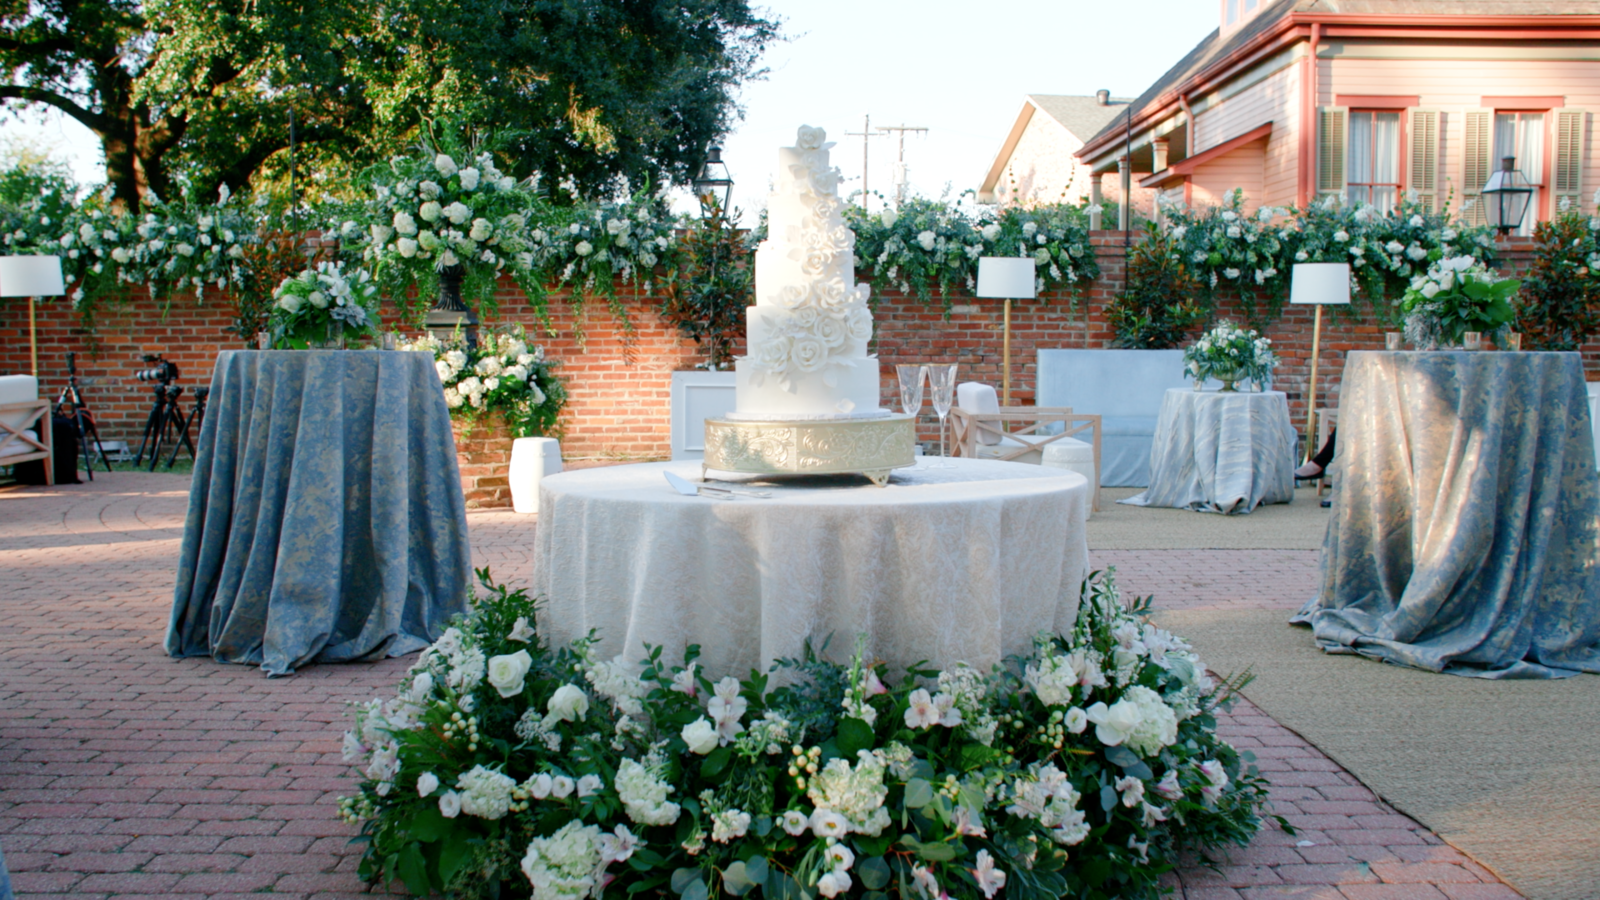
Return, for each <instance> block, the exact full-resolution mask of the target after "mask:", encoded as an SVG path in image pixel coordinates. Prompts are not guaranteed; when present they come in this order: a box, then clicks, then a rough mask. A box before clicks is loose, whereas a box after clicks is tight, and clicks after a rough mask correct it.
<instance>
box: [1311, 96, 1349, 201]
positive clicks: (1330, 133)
mask: <svg viewBox="0 0 1600 900" xmlns="http://www.w3.org/2000/svg"><path fill="white" fill-rule="evenodd" d="M1349 122H1350V110H1349V109H1347V108H1345V107H1343V106H1324V107H1322V108H1321V109H1319V110H1317V196H1318V197H1325V196H1328V195H1330V194H1331V195H1335V196H1337V197H1338V198H1339V199H1340V200H1341V201H1343V200H1344V186H1345V168H1344V166H1345V141H1346V140H1347V137H1346V136H1347V135H1348V134H1349V131H1350V129H1349Z"/></svg>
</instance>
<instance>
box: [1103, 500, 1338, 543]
mask: <svg viewBox="0 0 1600 900" xmlns="http://www.w3.org/2000/svg"><path fill="white" fill-rule="evenodd" d="M1142 490H1144V488H1102V489H1101V491H1100V509H1098V510H1097V511H1095V513H1094V514H1093V515H1092V516H1090V517H1089V549H1090V550H1320V549H1322V536H1323V535H1324V534H1326V533H1327V531H1328V512H1329V511H1328V510H1326V509H1323V508H1322V507H1321V506H1319V505H1318V498H1317V491H1316V488H1313V487H1302V488H1299V489H1297V490H1296V491H1295V492H1294V502H1293V503H1273V504H1269V505H1266V506H1258V507H1256V509H1255V511H1254V512H1251V513H1250V514H1249V515H1240V516H1224V515H1220V514H1218V513H1205V512H1195V511H1194V510H1190V509H1164V508H1162V507H1155V506H1128V505H1126V504H1122V503H1118V502H1117V501H1118V500H1121V499H1123V498H1125V497H1132V496H1133V495H1134V494H1137V493H1139V492H1140V491H1142Z"/></svg>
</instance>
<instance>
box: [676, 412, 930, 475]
mask: <svg viewBox="0 0 1600 900" xmlns="http://www.w3.org/2000/svg"><path fill="white" fill-rule="evenodd" d="M915 445H916V422H915V419H914V418H913V417H912V416H908V415H904V414H891V415H887V416H881V417H878V418H873V419H827V420H810V421H753V420H745V419H739V420H731V419H707V420H706V445H705V446H706V452H705V460H704V462H703V463H702V465H701V467H700V477H701V478H704V477H705V473H706V472H707V471H708V470H711V469H715V470H717V471H720V472H745V473H749V474H754V475H833V474H850V473H859V474H862V475H865V476H867V477H868V478H870V479H871V480H872V483H873V484H875V485H877V486H878V487H883V486H884V485H886V484H888V483H889V473H890V472H891V471H892V470H894V469H903V468H905V467H907V466H912V465H916V461H917V457H916V447H915Z"/></svg>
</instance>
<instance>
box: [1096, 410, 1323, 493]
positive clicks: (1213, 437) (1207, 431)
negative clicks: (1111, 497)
mask: <svg viewBox="0 0 1600 900" xmlns="http://www.w3.org/2000/svg"><path fill="white" fill-rule="evenodd" d="M1294 440H1295V434H1294V428H1293V426H1291V425H1290V424H1289V402H1288V398H1287V397H1286V396H1285V395H1284V394H1283V392H1282V391H1248V392H1247V391H1196V390H1190V389H1182V390H1178V389H1174V390H1169V391H1167V394H1166V397H1165V398H1163V400H1162V402H1161V418H1160V420H1159V421H1157V423H1156V437H1155V444H1154V445H1153V446H1152V447H1151V448H1150V486H1149V487H1148V488H1146V489H1145V490H1144V491H1143V492H1142V493H1139V494H1136V495H1134V496H1132V497H1129V498H1128V499H1126V500H1123V501H1120V502H1122V503H1127V504H1129V505H1132V506H1165V507H1172V508H1174V509H1192V510H1196V511H1200V512H1220V513H1225V514H1228V515H1238V514H1243V513H1248V512H1250V511H1251V510H1253V509H1255V508H1256V507H1257V506H1260V505H1261V504H1263V503H1289V502H1291V501H1292V500H1294Z"/></svg>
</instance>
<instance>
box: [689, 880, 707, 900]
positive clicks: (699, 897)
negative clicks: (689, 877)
mask: <svg viewBox="0 0 1600 900" xmlns="http://www.w3.org/2000/svg"><path fill="white" fill-rule="evenodd" d="M683 900H711V892H710V891H708V890H706V883H705V882H704V881H700V880H699V879H696V880H695V881H693V882H690V884H689V889H688V890H686V891H684V892H683Z"/></svg>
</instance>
